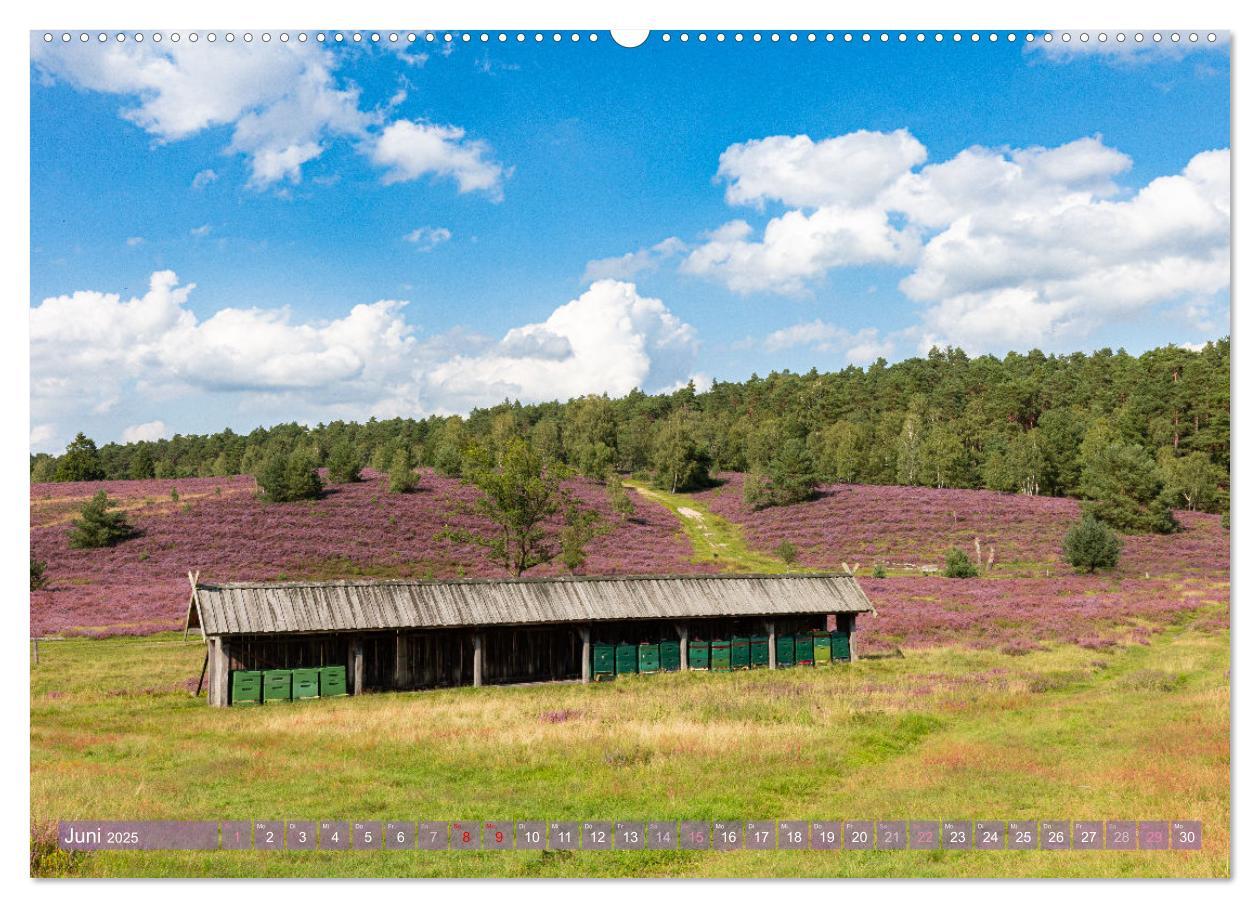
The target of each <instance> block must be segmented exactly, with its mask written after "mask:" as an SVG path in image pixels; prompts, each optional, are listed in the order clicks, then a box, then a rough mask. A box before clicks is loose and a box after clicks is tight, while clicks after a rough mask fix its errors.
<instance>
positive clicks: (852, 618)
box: [849, 613, 858, 662]
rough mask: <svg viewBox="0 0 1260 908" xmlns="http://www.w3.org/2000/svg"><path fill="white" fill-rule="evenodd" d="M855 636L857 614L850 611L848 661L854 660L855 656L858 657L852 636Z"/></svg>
mask: <svg viewBox="0 0 1260 908" xmlns="http://www.w3.org/2000/svg"><path fill="white" fill-rule="evenodd" d="M856 636H857V615H856V614H855V613H850V614H849V661H850V662H856V661H857V657H858V655H857V644H856V643H855V642H854V638H855V637H856Z"/></svg>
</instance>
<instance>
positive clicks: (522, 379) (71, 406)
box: [30, 271, 696, 444]
mask: <svg viewBox="0 0 1260 908" xmlns="http://www.w3.org/2000/svg"><path fill="white" fill-rule="evenodd" d="M194 289H195V285H193V284H181V283H180V282H179V279H178V277H177V276H176V275H175V274H174V273H173V272H170V271H160V272H157V273H155V274H154V275H153V276H152V277H151V279H150V282H149V287H148V290H147V291H146V292H145V293H144V294H143V295H141V296H135V297H132V298H130V299H124V298H123V297H122V296H121V295H119V294H116V293H102V292H98V291H90V290H85V291H78V292H76V293H72V294H69V295H66V296H58V297H52V298H49V299H45V300H44V301H43V302H41V303H40V304H39V305H37V306H35V307H33V308H32V310H31V319H30V325H31V408H32V414H33V416H34V418H35V419H36V420H37V421H38V422H37V423H36V425H37V429H33V430H32V444H47V443H50V442H53V441H54V440H55V439H56V437H57V436H58V433H57V432H56V429H55V426H57V425H67V424H69V425H77V424H79V423H80V422H81V421H82V420H83V418H84V416H85V415H86V414H91V413H97V414H101V413H107V412H109V411H111V410H113V409H114V408H115V407H116V406H117V405H118V403H119V402H120V401H126V402H127V403H128V405H129V406H133V407H134V406H136V405H141V409H142V410H144V411H147V412H150V413H151V412H152V411H153V410H154V409H156V408H158V407H160V406H162V405H163V404H164V403H168V402H172V403H173V402H175V401H178V400H179V399H181V398H186V397H189V396H193V395H224V394H226V395H232V399H233V400H234V401H236V402H237V404H238V406H239V409H240V411H241V412H242V413H244V414H246V418H247V419H250V420H252V419H259V418H261V417H262V415H263V414H264V413H271V412H273V411H275V412H281V413H283V418H287V419H292V418H299V419H304V420H312V421H313V420H319V419H336V418H358V419H363V418H366V417H368V416H378V417H388V416H398V415H420V414H425V413H429V412H460V411H465V410H467V409H469V408H470V407H473V406H478V405H486V404H493V403H496V402H498V401H500V400H502V399H503V398H504V397H512V398H519V399H521V400H545V399H552V398H557V397H559V398H566V397H569V396H576V395H579V394H585V393H590V392H596V393H598V392H601V391H606V392H608V393H612V394H622V393H625V392H626V391H629V390H630V389H632V388H634V387H643V388H645V389H648V390H659V389H661V388H665V387H671V386H674V385H676V384H678V383H679V382H680V381H682V382H685V380H686V377H687V376H688V375H689V374H691V366H692V361H693V359H694V356H695V352H696V341H695V337H694V331H693V329H692V328H691V327H690V326H689V325H686V324H684V323H683V322H681V321H680V320H679V319H678V318H677V317H675V316H674V315H673V314H672V313H671V312H670V311H669V310H668V308H666V306H665V305H664V303H663V302H661V301H660V300H658V299H651V298H647V297H642V296H640V295H639V294H638V292H637V290H636V289H635V287H634V285H633V284H625V283H617V282H613V281H603V282H599V283H596V284H594V285H592V286H591V287H590V288H589V289H588V290H587V291H586V292H585V293H584V294H582V295H581V296H580V297H578V298H577V299H575V300H572V301H570V302H568V303H566V304H564V305H562V306H560V307H559V308H557V309H556V310H555V311H554V312H552V314H551V315H550V317H549V318H547V319H546V321H543V322H539V323H535V324H527V325H523V326H520V327H517V328H513V329H512V330H510V331H508V332H507V333H506V334H505V335H504V336H503V337H502V338H500V339H498V340H494V339H492V338H485V337H480V336H477V335H470V334H466V333H463V332H459V331H454V332H450V333H448V334H446V335H437V336H431V337H425V338H421V337H419V336H418V334H417V330H416V328H415V326H413V325H412V324H411V323H409V322H408V321H407V319H406V317H405V307H406V305H407V304H406V303H405V302H402V301H399V300H379V301H377V302H374V303H362V304H359V305H356V306H354V307H353V308H351V309H350V311H349V312H348V313H347V314H346V315H344V316H342V317H339V318H334V319H330V320H324V321H318V322H315V321H300V320H297V319H296V318H295V317H294V315H293V313H292V312H291V311H290V310H288V309H287V308H270V309H268V308H258V307H248V306H242V307H228V308H224V309H220V310H218V311H216V312H214V313H213V314H212V315H210V316H209V317H207V318H204V319H198V318H197V317H196V315H194V313H193V312H192V311H191V309H190V308H189V306H188V301H189V298H190V296H191V294H192V292H193V290H194ZM176 428H178V427H176ZM124 431H126V432H128V433H132V434H133V435H134V436H135V437H142V436H141V435H140V434H138V433H141V432H150V431H157V430H155V429H154V428H153V425H152V424H145V425H140V426H132V427H129V428H127V429H126V430H124ZM162 431H163V432H164V431H165V427H162ZM36 436H38V440H37V439H36Z"/></svg>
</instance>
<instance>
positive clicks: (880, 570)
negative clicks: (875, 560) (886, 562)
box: [871, 564, 888, 580]
mask: <svg viewBox="0 0 1260 908" xmlns="http://www.w3.org/2000/svg"><path fill="white" fill-rule="evenodd" d="M871 576H872V577H874V578H875V579H876V580H883V579H884V578H885V577H887V576H888V572H887V571H886V570H884V566H883V565H882V564H877V565H875V570H873V571H871Z"/></svg>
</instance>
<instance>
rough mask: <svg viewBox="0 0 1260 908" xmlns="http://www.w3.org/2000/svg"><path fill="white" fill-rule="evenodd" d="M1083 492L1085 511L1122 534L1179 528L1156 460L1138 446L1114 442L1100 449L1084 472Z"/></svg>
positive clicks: (1161, 531) (1166, 531)
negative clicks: (1165, 494)
mask: <svg viewBox="0 0 1260 908" xmlns="http://www.w3.org/2000/svg"><path fill="white" fill-rule="evenodd" d="M1081 491H1082V493H1083V494H1084V496H1085V497H1086V498H1087V499H1089V500H1088V501H1087V502H1086V505H1085V510H1086V513H1089V514H1091V515H1093V516H1094V517H1096V518H1098V519H1099V520H1101V521H1102V522H1103V523H1106V524H1107V525H1109V526H1112V527H1115V528H1116V529H1118V530H1120V531H1121V532H1122V533H1171V532H1173V531H1175V530H1176V529H1177V521H1176V520H1175V519H1174V518H1173V515H1172V509H1171V508H1170V507H1169V503H1168V500H1167V499H1166V497H1165V496H1164V494H1163V483H1162V482H1161V481H1160V478H1159V471H1158V468H1157V467H1156V466H1155V461H1154V460H1152V459H1151V457H1150V456H1149V455H1148V454H1147V453H1146V452H1145V451H1143V450H1142V448H1141V447H1140V446H1139V445H1133V444H1124V443H1122V442H1114V443H1112V444H1109V445H1107V446H1106V447H1105V448H1102V449H1101V450H1099V451H1097V453H1096V454H1095V455H1094V456H1093V458H1091V459H1090V460H1089V461H1088V462H1087V463H1086V464H1085V469H1084V470H1083V471H1082V474H1081Z"/></svg>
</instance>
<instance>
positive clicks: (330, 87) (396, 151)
mask: <svg viewBox="0 0 1260 908" xmlns="http://www.w3.org/2000/svg"><path fill="white" fill-rule="evenodd" d="M31 57H32V60H33V61H34V63H35V65H36V66H37V67H38V69H39V71H40V72H41V74H42V75H43V76H44V77H45V78H48V79H53V80H60V81H64V82H66V83H68V84H70V85H73V86H75V87H77V88H80V89H83V90H87V91H95V92H102V93H107V94H112V95H120V96H123V97H125V98H126V99H127V102H126V103H127V106H125V107H123V109H122V111H121V115H122V117H123V118H124V119H126V120H128V121H130V122H132V123H134V124H135V125H136V126H138V127H140V128H141V129H143V130H145V131H146V132H147V133H149V134H150V135H152V136H153V137H154V138H155V139H156V140H157V142H159V143H166V142H176V141H179V140H181V139H186V138H188V137H190V136H194V135H197V134H199V133H201V132H203V131H205V130H207V129H211V128H214V127H223V126H229V127H231V129H232V135H231V140H230V142H229V144H228V147H227V150H228V151H229V152H233V153H237V154H240V155H243V156H244V157H245V159H246V161H247V162H248V163H249V167H250V178H249V183H250V185H251V186H253V187H254V188H258V189H262V188H266V187H269V186H273V185H275V184H277V183H282V182H290V183H297V182H299V181H300V180H301V178H302V168H303V167H304V166H305V165H306V164H308V163H309V162H311V161H313V160H315V159H316V158H318V157H319V156H320V155H322V154H323V152H324V151H325V150H326V148H327V147H328V146H329V144H330V143H331V142H332V141H333V140H335V139H338V138H341V139H348V140H350V141H352V142H354V143H355V147H357V148H359V149H360V150H362V151H365V152H366V153H368V154H369V155H370V156H371V157H372V158H373V160H375V161H377V162H378V163H380V164H381V165H382V166H384V167H388V168H389V171H388V172H387V173H386V174H385V181H386V182H399V181H402V180H412V179H416V178H417V177H419V176H421V175H423V174H426V173H432V174H436V175H439V176H449V177H453V178H454V179H455V181H456V183H457V185H458V186H459V190H460V192H471V191H474V190H480V191H484V192H486V193H488V194H489V195H491V196H492V197H495V198H497V197H499V196H500V195H501V192H502V189H501V185H500V184H501V181H502V178H503V176H504V169H503V167H502V165H500V164H498V163H496V162H494V161H493V160H491V159H490V150H489V147H488V146H487V145H485V143H483V142H480V141H475V140H471V139H467V138H466V137H465V135H464V131H463V130H462V129H461V128H459V127H457V126H433V125H429V124H423V123H416V122H412V121H409V120H399V121H396V122H393V123H386V122H385V120H386V113H387V112H388V110H389V109H390V108H389V106H388V105H387V107H386V109H385V111H382V110H366V109H363V108H362V107H361V106H360V92H359V89H358V88H357V87H355V86H354V85H353V84H350V83H348V82H346V81H345V80H343V79H340V78H339V77H338V75H337V68H338V63H339V61H340V58H339V57H338V56H337V54H335V53H334V52H333V51H331V50H329V49H326V48H323V47H321V46H320V45H318V44H315V43H303V42H297V41H291V42H272V43H269V44H263V43H261V42H255V43H252V44H246V43H245V42H237V43H233V44H226V43H222V42H220V43H216V44H209V43H207V42H198V43H192V42H181V43H178V44H177V43H174V42H167V43H162V44H157V43H154V42H148V41H146V42H134V41H125V42H118V43H116V42H113V41H110V42H106V43H103V44H98V43H96V42H93V43H91V44H88V45H83V46H80V45H78V44H74V45H62V44H60V43H55V44H45V43H44V42H43V41H41V40H38V37H34V38H32V45H31ZM217 176H218V175H217V174H216V173H215V171H213V170H209V169H207V170H202V171H200V172H198V173H197V175H196V176H195V177H194V178H193V181H192V186H193V188H194V189H202V188H204V187H205V186H206V185H208V184H209V183H210V182H212V181H214V180H215V179H217Z"/></svg>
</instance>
